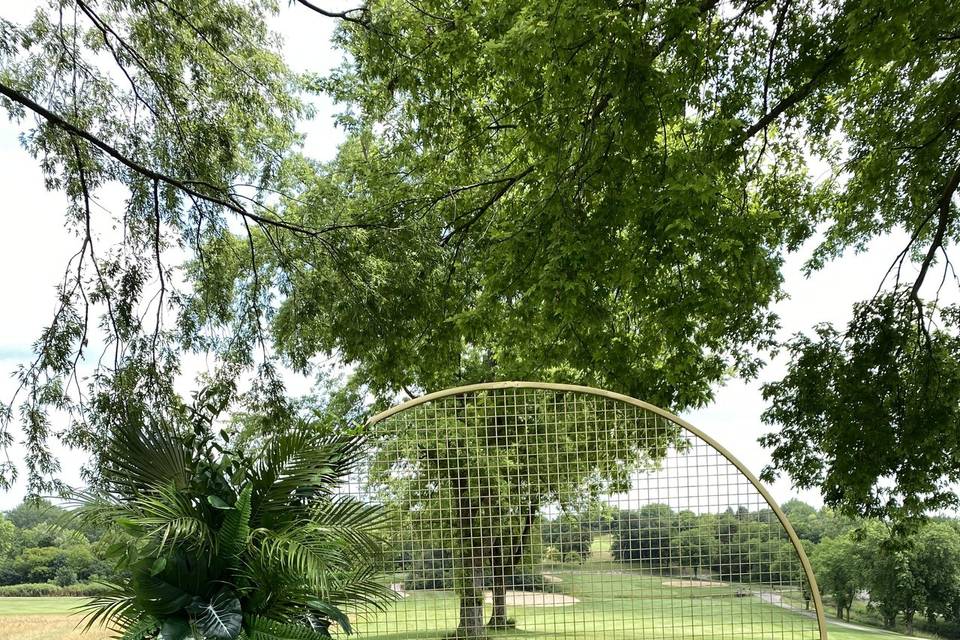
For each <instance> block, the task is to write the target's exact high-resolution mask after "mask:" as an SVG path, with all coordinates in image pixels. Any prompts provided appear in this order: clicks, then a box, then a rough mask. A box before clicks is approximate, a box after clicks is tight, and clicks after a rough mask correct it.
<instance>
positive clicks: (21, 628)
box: [0, 598, 112, 640]
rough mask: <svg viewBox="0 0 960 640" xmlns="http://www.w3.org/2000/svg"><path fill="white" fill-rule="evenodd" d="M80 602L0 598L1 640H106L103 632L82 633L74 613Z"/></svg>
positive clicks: (78, 617) (97, 630) (76, 599)
mask: <svg viewBox="0 0 960 640" xmlns="http://www.w3.org/2000/svg"><path fill="white" fill-rule="evenodd" d="M83 602H84V599H83V598H0V640H107V638H110V637H112V634H110V633H108V632H107V631H105V630H103V629H91V630H90V631H89V632H87V633H82V632H81V629H78V628H77V624H78V623H79V622H80V616H79V615H77V613H76V612H75V611H74V609H75V608H76V607H77V606H78V605H80V604H82V603H83Z"/></svg>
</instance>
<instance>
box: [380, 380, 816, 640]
mask: <svg viewBox="0 0 960 640" xmlns="http://www.w3.org/2000/svg"><path fill="white" fill-rule="evenodd" d="M497 389H541V390H545V391H558V392H573V393H584V394H589V395H593V396H597V397H601V398H607V399H610V400H616V401H619V402H623V403H626V404H629V405H632V406H635V407H637V408H639V409H643V410H645V411H650V412H652V413H655V414H657V415H659V416H661V417H663V418H665V419H667V420H669V421H670V422H673V423H674V424H676V425H678V426H680V427H681V428H683V429H684V430H686V431H688V432H689V433H691V434H693V435H694V436H696V437H697V438H700V439H701V440H703V441H704V442H705V443H707V444H708V445H710V446H711V447H713V448H714V449H715V450H716V451H717V453H719V454H720V455H721V456H723V457H724V458H725V459H726V460H727V461H728V462H729V463H730V464H732V465H733V466H734V467H736V469H737V470H738V471H739V472H740V473H741V474H743V477H744V478H746V479H747V480H748V481H749V482H750V483H751V484H752V485H753V486H754V488H755V489H756V490H757V491H758V492H759V494H760V495H761V496H762V497H763V499H764V500H765V501H766V502H767V505H769V507H770V509H771V510H772V511H773V512H774V514H776V516H777V519H778V520H779V521H780V524H781V526H783V529H784V531H786V533H787V536H788V537H789V539H790V543H791V544H792V545H793V548H794V549H795V550H796V552H797V557H798V558H799V560H800V564H801V566H802V568H803V572H804V577H805V578H806V580H807V583H808V584H809V586H810V591H811V596H812V597H813V602H814V608H815V610H816V617H817V626H818V629H819V633H820V639H821V640H827V622H826V618H825V617H824V613H823V601H822V599H821V597H820V590H819V588H818V586H817V579H816V577H815V576H814V573H813V567H812V566H811V565H810V560H809V559H808V558H807V554H806V553H805V552H804V550H803V545H802V544H801V542H800V538H799V537H798V536H797V533H796V531H794V529H793V526H792V525H791V524H790V520H789V519H788V518H787V515H786V514H785V513H784V512H783V510H782V509H781V508H780V505H779V504H778V503H777V501H776V500H774V498H773V496H771V495H770V493H769V492H768V491H767V490H766V488H765V487H764V486H763V484H762V483H761V482H760V480H759V479H758V478H757V477H756V476H755V475H754V474H753V473H752V472H751V471H750V470H749V469H748V468H747V467H746V466H744V464H743V463H742V462H740V461H739V460H738V459H737V458H736V457H735V456H734V455H733V454H732V453H730V452H729V451H728V450H727V449H726V448H725V447H723V445H721V444H720V443H719V442H717V441H716V440H714V439H713V438H712V437H710V436H709V435H707V434H706V433H704V432H703V431H701V430H700V429H698V428H697V427H695V426H693V425H692V424H690V423H689V422H687V421H686V420H684V419H683V418H681V417H679V416H676V415H674V414H672V413H670V412H669V411H666V410H664V409H661V408H660V407H657V406H654V405H652V404H650V403H648V402H644V401H642V400H637V399H636V398H632V397H630V396H627V395H623V394H621V393H615V392H613V391H606V390H603V389H596V388H593V387H585V386H582V385H575V384H559V383H548V382H522V381H508V382H486V383H479V384H471V385H464V386H460V387H452V388H449V389H444V390H442V391H436V392H433V393H428V394H426V395H423V396H419V397H417V398H413V399H410V400H407V401H406V402H403V403H401V404H398V405H395V406H393V407H391V408H389V409H387V410H385V411H382V412H380V413H378V414H376V415H375V416H373V417H372V418H370V419H369V420H368V421H367V426H370V427H372V426H374V425H376V424H377V423H380V422H383V421H384V420H386V419H388V418H390V417H391V416H394V415H396V414H398V413H401V412H403V411H406V410H408V409H412V408H413V407H416V406H418V405H422V404H426V403H428V402H431V401H434V400H439V399H441V398H446V397H449V396H456V395H460V394H466V393H473V392H477V391H489V390H497Z"/></svg>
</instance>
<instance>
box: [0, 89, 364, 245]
mask: <svg viewBox="0 0 960 640" xmlns="http://www.w3.org/2000/svg"><path fill="white" fill-rule="evenodd" d="M0 95H3V96H6V97H7V98H9V99H10V100H12V101H14V102H16V103H18V104H20V105H22V106H24V107H26V108H28V109H30V110H31V111H33V112H34V113H36V114H37V115H38V116H40V117H42V118H43V119H44V120H46V121H47V122H48V123H49V124H51V125H52V126H55V127H57V128H58V129H62V130H63V131H66V132H67V133H71V134H73V135H74V136H76V137H78V138H82V139H83V140H86V141H87V142H89V143H90V144H92V145H93V146H94V147H96V148H98V149H100V150H101V151H103V152H104V153H106V154H107V155H108V156H110V157H111V158H113V159H114V160H116V161H118V162H119V163H120V164H122V165H124V166H125V167H127V168H129V169H130V170H132V171H134V172H135V173H139V174H140V175H142V176H144V177H145V178H147V179H149V180H156V181H159V182H163V183H164V184H168V185H170V186H172V187H175V188H177V189H179V190H180V191H183V192H184V193H186V194H188V195H190V196H194V197H196V198H199V199H201V200H205V201H207V202H210V203H212V204H216V205H219V206H221V207H223V208H225V209H228V210H230V211H232V212H234V213H236V214H238V215H239V216H241V217H242V218H244V219H246V220H252V221H254V222H256V223H257V224H262V225H269V226H272V227H279V228H281V229H286V230H287V231H291V232H293V233H298V234H301V235H306V236H310V237H317V236H320V235H322V234H324V233H330V232H333V231H338V230H341V229H344V228H347V227H350V228H374V227H380V226H381V225H379V224H376V223H373V224H353V225H333V226H330V227H323V228H319V229H314V228H310V227H303V226H300V225H297V224H293V223H290V222H287V221H285V220H282V219H279V218H267V217H264V216H261V215H258V214H256V213H253V212H251V211H248V210H247V209H245V208H243V207H242V206H240V205H239V204H237V203H236V202H235V201H234V200H233V197H234V194H232V193H225V194H223V195H213V194H210V193H204V192H203V191H200V190H199V189H198V188H197V187H203V188H204V189H207V190H210V191H213V192H221V193H223V192H224V191H225V190H224V189H223V188H222V187H218V186H217V185H214V184H211V183H209V182H206V181H204V180H188V179H182V178H176V177H173V176H170V175H167V174H165V173H161V172H159V171H156V170H154V169H151V168H150V167H147V166H145V165H143V164H140V163H139V162H137V161H136V160H133V159H131V158H128V157H127V156H125V155H124V154H123V153H121V152H120V151H119V150H118V149H116V148H115V147H113V146H112V145H110V144H108V143H107V142H105V141H103V140H101V139H100V138H98V137H96V136H94V135H93V134H92V133H90V132H89V131H86V130H85V129H81V128H80V127H78V126H76V125H75V124H73V123H72V122H69V121H68V120H66V119H65V118H63V117H62V116H60V115H58V114H56V113H54V112H52V111H50V110H49V109H47V108H46V107H44V106H42V105H41V104H39V103H37V102H35V101H34V100H33V99H31V98H30V97H29V96H27V95H26V94H24V93H21V92H20V91H17V90H16V89H14V88H13V87H10V86H8V85H5V84H3V83H0ZM191 185H196V186H191Z"/></svg>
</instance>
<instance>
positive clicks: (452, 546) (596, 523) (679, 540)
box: [346, 385, 821, 640]
mask: <svg viewBox="0 0 960 640" xmlns="http://www.w3.org/2000/svg"><path fill="white" fill-rule="evenodd" d="M598 393H600V392H598ZM372 433H373V436H372V438H371V440H370V445H369V446H370V451H369V455H368V457H367V459H366V462H365V464H364V465H363V466H362V467H361V468H360V469H359V471H358V473H357V475H356V477H355V478H353V480H352V481H351V483H350V486H349V487H347V488H346V490H347V491H350V492H351V493H354V494H360V495H363V496H364V497H365V499H368V500H372V501H377V502H381V503H383V504H385V505H387V506H389V507H390V509H391V511H392V513H393V514H394V520H393V523H394V524H393V526H392V528H391V531H390V537H391V539H390V544H389V549H390V552H389V554H388V557H387V560H386V565H385V566H384V567H383V576H384V577H383V580H384V581H385V583H386V584H388V585H389V586H390V589H391V590H392V591H393V592H394V594H395V598H394V600H393V601H392V602H390V603H389V604H387V605H386V607H385V608H384V610H382V611H354V612H352V617H353V618H354V630H355V631H356V632H357V634H358V635H359V636H361V637H364V638H397V639H400V638H447V637H463V638H469V637H481V636H502V637H520V636H524V637H526V636H532V637H534V638H553V637H557V638H559V637H568V638H590V639H593V638H596V639H600V638H603V639H604V640H607V639H616V638H663V639H681V638H682V639H685V638H716V639H721V638H738V639H739V638H781V639H785V640H787V639H789V640H793V639H811V640H812V639H814V638H820V637H821V635H820V628H819V626H818V621H817V618H816V615H815V606H816V602H814V600H813V594H812V592H811V589H810V587H809V582H808V580H807V574H806V573H805V571H804V566H803V562H802V561H801V559H800V555H799V554H798V551H797V549H796V548H795V546H794V544H793V542H792V541H791V538H790V536H789V534H788V532H787V530H786V529H785V527H784V526H783V524H782V523H781V521H780V519H779V517H778V513H777V511H776V510H775V509H774V508H773V507H772V505H771V504H769V503H768V502H767V500H766V499H765V498H764V496H763V494H762V493H761V491H760V490H759V488H758V487H757V486H755V485H754V483H753V482H752V481H751V479H750V478H748V477H747V476H746V475H744V473H743V472H741V471H740V469H739V468H738V467H737V466H736V465H735V464H734V463H733V462H731V460H730V459H728V458H727V457H725V455H724V454H723V453H721V452H720V451H719V450H718V449H717V448H715V447H714V446H713V445H711V444H710V443H709V442H708V441H706V440H705V439H704V438H703V437H700V435H698V434H697V433H695V432H693V431H692V430H690V429H688V428H686V427H684V426H682V425H681V424H679V423H677V422H674V421H673V420H671V419H670V418H668V417H666V416H665V415H661V414H660V413H658V412H655V411H653V410H651V409H648V408H645V407H644V406H641V405H640V404H639V403H637V404H633V403H630V402H625V401H624V400H622V399H618V398H616V397H612V396H611V395H602V394H600V395H597V394H595V393H592V392H587V391H571V390H561V389H554V388H543V387H542V386H539V387H537V386H531V387H517V386H508V387H497V386H495V385H491V386H489V388H486V387H484V386H481V387H480V388H475V389H473V390H469V391H465V392H457V393H453V394H452V395H445V396H443V395H441V396H440V397H435V399H433V400H430V401H428V402H424V403H422V404H418V405H416V406H411V407H410V408H407V409H404V410H401V411H399V412H397V413H393V414H392V415H389V416H388V417H386V418H385V419H382V420H380V421H379V422H377V423H376V424H375V425H373V429H372Z"/></svg>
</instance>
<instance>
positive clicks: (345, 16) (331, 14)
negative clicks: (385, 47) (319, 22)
mask: <svg viewBox="0 0 960 640" xmlns="http://www.w3.org/2000/svg"><path fill="white" fill-rule="evenodd" d="M297 2H298V3H300V4H302V5H303V6H305V7H306V8H308V9H312V10H313V11H316V12H317V13H319V14H320V15H322V16H326V17H328V18H338V19H340V20H346V21H347V22H352V23H354V24H358V25H360V26H361V27H363V28H364V29H366V28H368V27H369V26H370V20H369V18H366V17H363V18H354V17H353V16H351V15H350V14H351V13H358V12H359V13H360V14H361V15H363V16H366V13H367V10H366V8H364V7H357V8H356V9H347V10H346V11H327V10H326V9H321V8H320V7H318V6H317V5H315V4H313V3H312V2H310V1H309V0H297Z"/></svg>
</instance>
